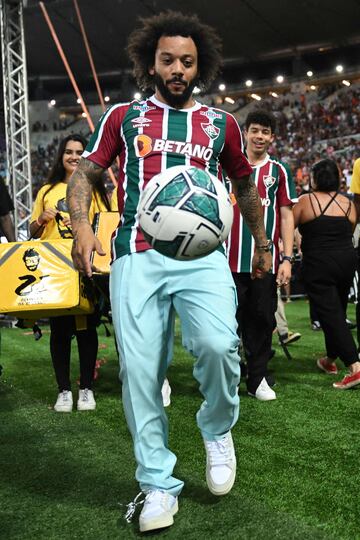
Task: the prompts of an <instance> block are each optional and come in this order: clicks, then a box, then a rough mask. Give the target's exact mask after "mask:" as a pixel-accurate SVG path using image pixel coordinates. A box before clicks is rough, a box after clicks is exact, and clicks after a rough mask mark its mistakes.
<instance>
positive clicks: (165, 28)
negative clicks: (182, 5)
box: [127, 10, 222, 90]
mask: <svg viewBox="0 0 360 540" xmlns="http://www.w3.org/2000/svg"><path fill="white" fill-rule="evenodd" d="M140 22H141V23H142V27H141V28H138V29H135V30H134V31H133V32H132V33H131V34H130V36H129V41H128V47H127V52H128V54H129V57H130V59H131V60H132V62H133V64H134V70H133V74H134V77H135V79H136V81H137V83H138V85H139V87H140V88H141V89H142V90H147V89H149V88H152V89H153V88H154V83H153V76H152V75H150V74H149V68H151V67H153V65H154V61H155V51H156V48H157V44H158V41H159V39H160V38H161V37H162V36H183V37H191V38H192V39H193V41H194V43H195V45H196V48H197V53H198V65H199V73H198V82H197V84H198V85H199V86H200V88H201V89H202V90H206V89H207V88H208V87H209V86H210V84H211V83H212V82H213V80H214V79H215V78H216V76H217V74H218V73H219V71H220V68H221V65H222V57H221V50H222V43H221V39H220V37H219V36H218V34H217V33H216V31H215V30H214V28H212V27H211V26H208V25H207V24H204V23H202V22H200V20H199V18H198V17H197V15H184V14H183V13H180V12H178V11H171V10H168V11H164V12H162V13H160V14H159V15H154V16H153V17H148V18H140Z"/></svg>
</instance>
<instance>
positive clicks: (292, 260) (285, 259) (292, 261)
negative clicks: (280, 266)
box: [281, 255, 294, 264]
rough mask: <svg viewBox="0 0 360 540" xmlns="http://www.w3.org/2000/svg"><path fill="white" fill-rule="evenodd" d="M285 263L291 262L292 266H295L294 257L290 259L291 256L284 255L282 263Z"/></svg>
mask: <svg viewBox="0 0 360 540" xmlns="http://www.w3.org/2000/svg"><path fill="white" fill-rule="evenodd" d="M284 261H289V263H290V264H294V257H293V256H292V257H290V255H283V256H282V261H281V262H284Z"/></svg>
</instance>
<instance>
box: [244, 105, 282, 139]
mask: <svg viewBox="0 0 360 540" xmlns="http://www.w3.org/2000/svg"><path fill="white" fill-rule="evenodd" d="M250 124H260V125H261V126H264V127H267V128H270V129H271V132H272V133H275V129H276V118H275V116H274V115H273V113H272V112H271V111H268V110H266V109H260V108H256V109H253V110H252V111H250V112H249V114H248V115H247V117H246V120H245V127H246V130H248V129H249V127H250Z"/></svg>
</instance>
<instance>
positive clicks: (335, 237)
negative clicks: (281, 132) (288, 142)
mask: <svg viewBox="0 0 360 540" xmlns="http://www.w3.org/2000/svg"><path fill="white" fill-rule="evenodd" d="M311 184H312V192H311V193H308V194H306V195H303V196H302V197H300V199H299V202H298V203H297V204H295V206H294V218H295V225H297V226H298V227H299V231H300V233H301V235H302V243H301V248H302V254H303V268H302V276H303V280H304V283H305V287H306V291H307V293H308V295H309V298H310V300H311V302H312V303H313V305H314V307H315V309H316V311H317V313H318V316H319V321H320V324H321V327H322V328H323V330H324V336H325V345H326V356H325V357H323V358H319V359H318V361H317V366H318V368H319V369H321V370H322V371H323V372H325V373H328V374H330V375H336V374H337V373H338V369H337V366H336V363H335V360H336V359H337V358H340V360H342V362H343V363H344V364H345V366H346V367H347V368H348V369H349V373H348V374H347V375H345V377H344V378H343V379H342V380H341V381H338V382H335V383H334V384H333V386H334V388H338V389H340V390H346V389H347V388H352V387H353V386H356V385H358V384H360V362H359V361H358V354H357V350H356V344H355V341H354V339H353V337H352V335H351V332H350V330H349V328H348V325H347V323H346V305H347V296H348V293H349V290H350V285H351V283H352V280H353V277H354V273H355V269H356V266H357V258H356V253H355V249H354V246H353V243H352V233H353V229H354V227H355V224H356V211H355V206H354V204H353V203H352V202H351V201H350V200H349V199H348V198H347V197H345V196H343V195H341V194H340V193H339V188H340V175H339V169H338V167H337V164H336V162H335V161H333V160H332V159H323V160H321V161H319V162H318V163H316V164H315V165H314V167H313V170H312V178H311Z"/></svg>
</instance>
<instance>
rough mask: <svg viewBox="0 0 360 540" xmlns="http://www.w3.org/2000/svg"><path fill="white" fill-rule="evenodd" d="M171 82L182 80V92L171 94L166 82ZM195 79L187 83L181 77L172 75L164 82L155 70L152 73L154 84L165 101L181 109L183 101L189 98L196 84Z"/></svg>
mask: <svg viewBox="0 0 360 540" xmlns="http://www.w3.org/2000/svg"><path fill="white" fill-rule="evenodd" d="M172 82H182V83H183V84H184V90H183V92H182V94H173V93H172V92H171V91H170V90H169V88H168V86H167V85H168V84H170V83H172ZM196 83H197V79H196V78H195V79H193V80H192V81H190V82H189V83H187V82H186V81H184V80H183V79H182V78H181V77H173V78H172V79H169V80H168V81H166V82H165V83H164V81H163V79H162V78H161V77H160V75H159V74H158V73H157V72H155V74H154V84H155V87H156V89H157V90H159V92H160V94H161V96H162V97H163V98H164V100H165V101H166V103H167V104H168V105H170V107H173V108H174V109H182V108H183V106H184V105H185V103H186V102H187V101H188V100H189V99H190V97H191V95H192V93H193V90H194V88H195V86H196Z"/></svg>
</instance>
